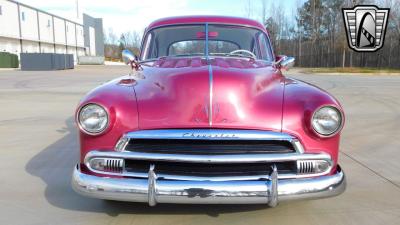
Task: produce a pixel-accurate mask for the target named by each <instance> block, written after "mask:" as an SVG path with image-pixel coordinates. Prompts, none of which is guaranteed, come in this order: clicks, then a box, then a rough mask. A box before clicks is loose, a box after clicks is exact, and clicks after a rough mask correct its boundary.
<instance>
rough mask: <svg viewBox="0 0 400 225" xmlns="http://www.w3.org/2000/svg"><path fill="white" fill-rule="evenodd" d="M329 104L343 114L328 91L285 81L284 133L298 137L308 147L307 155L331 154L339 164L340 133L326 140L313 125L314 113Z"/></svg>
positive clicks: (291, 80)
mask: <svg viewBox="0 0 400 225" xmlns="http://www.w3.org/2000/svg"><path fill="white" fill-rule="evenodd" d="M326 105H330V106H335V107H336V108H338V109H339V110H340V111H341V112H342V115H344V113H343V109H342V107H341V105H340V103H339V102H338V101H337V100H336V99H335V98H334V97H332V96H331V95H330V94H328V93H327V92H325V91H323V90H321V89H319V88H318V87H315V86H313V85H311V84H307V83H305V82H302V81H298V80H294V79H289V78H288V79H286V82H285V93H284V106H283V117H282V132H286V133H290V134H292V135H294V136H296V137H298V138H299V139H300V141H301V142H302V144H303V146H304V148H305V152H308V153H320V152H325V153H328V154H329V155H331V157H332V160H333V161H334V164H335V165H336V164H337V159H338V151H339V142H340V132H338V133H337V134H336V135H334V136H332V137H328V138H325V137H321V136H319V135H317V134H316V133H315V132H314V130H313V128H312V125H311V118H312V115H313V113H314V111H315V110H317V109H318V108H320V107H322V106H326ZM343 122H344V118H343Z"/></svg>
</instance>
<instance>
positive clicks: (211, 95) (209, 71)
mask: <svg viewBox="0 0 400 225" xmlns="http://www.w3.org/2000/svg"><path fill="white" fill-rule="evenodd" d="M208 75H209V77H208V80H209V81H208V82H209V85H208V86H209V90H210V93H209V94H210V96H209V98H210V102H209V103H208V104H209V106H208V125H209V126H210V127H211V126H212V122H213V98H214V94H213V87H214V81H213V79H214V78H213V71H212V66H211V65H208Z"/></svg>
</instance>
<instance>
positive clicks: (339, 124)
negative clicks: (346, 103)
mask: <svg viewBox="0 0 400 225" xmlns="http://www.w3.org/2000/svg"><path fill="white" fill-rule="evenodd" d="M325 109H328V110H333V111H334V112H335V113H336V115H337V117H338V120H337V127H336V128H335V129H333V130H331V131H328V132H324V131H322V129H320V128H318V127H316V126H315V120H316V119H315V118H316V116H318V113H320V112H321V111H322V110H325ZM331 112H332V111H331ZM310 123H311V127H312V130H313V131H314V133H316V134H317V135H318V136H320V137H323V138H328V137H333V136H335V135H336V134H338V133H339V132H340V131H341V130H342V128H343V124H344V117H343V113H342V111H341V110H340V109H339V108H337V107H336V106H332V105H324V106H321V107H319V108H317V109H316V110H315V111H314V112H313V114H312V116H311V121H310Z"/></svg>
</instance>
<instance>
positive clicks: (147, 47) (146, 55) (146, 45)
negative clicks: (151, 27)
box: [142, 33, 153, 60]
mask: <svg viewBox="0 0 400 225" xmlns="http://www.w3.org/2000/svg"><path fill="white" fill-rule="evenodd" d="M152 39H153V35H152V34H151V33H149V34H148V35H147V38H146V42H145V43H144V45H143V50H142V51H143V54H142V60H146V59H149V58H151V57H150V56H149V53H150V43H151V41H152Z"/></svg>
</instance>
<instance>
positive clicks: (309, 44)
mask: <svg viewBox="0 0 400 225" xmlns="http://www.w3.org/2000/svg"><path fill="white" fill-rule="evenodd" d="M355 5H377V6H378V7H380V8H390V14H389V18H388V26H387V30H386V36H385V41H384V46H383V48H382V49H380V50H378V51H377V52H374V53H367V52H365V53H360V52H355V51H353V50H352V49H350V48H349V46H348V43H347V37H346V28H345V25H344V21H343V14H342V8H352V7H354V6H355ZM285 7H286V8H287V7H288V6H287V5H285V4H284V3H283V2H279V1H270V0H247V1H244V5H243V9H244V14H245V16H247V17H249V18H252V19H257V20H259V21H260V22H262V23H263V24H264V25H265V27H266V28H267V30H268V32H269V35H270V38H271V41H272V44H273V47H274V51H275V52H276V53H277V54H282V55H290V56H294V57H296V66H299V67H378V68H400V0H297V1H296V6H295V7H294V9H293V10H292V11H291V12H288V10H286V9H285ZM141 35H142V34H139V33H138V32H136V31H131V32H125V33H122V34H121V35H119V36H117V35H116V34H115V33H114V32H113V30H112V29H109V30H108V31H105V35H104V36H105V40H104V42H105V56H106V58H108V59H114V60H119V59H120V58H121V51H122V50H123V49H125V48H128V49H130V50H132V51H133V52H134V53H136V54H138V53H139V48H140V44H141V38H142V36H141Z"/></svg>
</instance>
